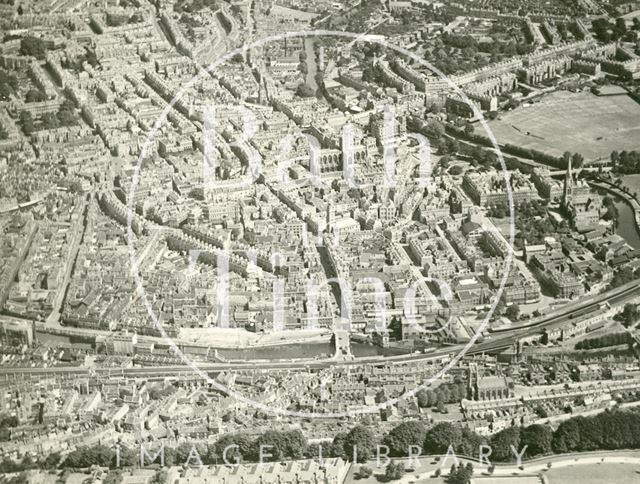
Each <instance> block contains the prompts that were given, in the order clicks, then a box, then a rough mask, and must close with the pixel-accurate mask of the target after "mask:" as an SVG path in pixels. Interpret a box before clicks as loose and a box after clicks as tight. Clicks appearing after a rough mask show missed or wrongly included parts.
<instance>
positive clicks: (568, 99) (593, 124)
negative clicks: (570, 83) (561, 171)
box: [489, 91, 640, 161]
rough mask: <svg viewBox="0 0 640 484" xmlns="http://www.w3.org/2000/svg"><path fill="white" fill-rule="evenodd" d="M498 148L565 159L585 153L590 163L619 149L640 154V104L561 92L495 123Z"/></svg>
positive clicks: (492, 124) (622, 97)
mask: <svg viewBox="0 0 640 484" xmlns="http://www.w3.org/2000/svg"><path fill="white" fill-rule="evenodd" d="M489 126H490V127H491V130H492V131H493V133H494V134H495V136H496V139H497V140H498V143H501V144H503V143H510V144H514V145H519V146H523V147H527V148H533V149H536V150H539V151H543V152H545V153H549V154H551V155H555V156H559V155H562V153H564V152H565V151H570V152H572V153H573V152H578V153H581V154H582V155H583V156H584V157H585V160H587V161H588V160H594V159H598V158H601V157H609V155H610V154H611V152H612V151H613V150H618V151H621V150H631V149H640V104H638V103H636V102H635V101H634V100H633V99H631V98H630V97H629V96H626V95H617V96H596V95H594V94H591V93H590V92H578V93H573V92H569V91H556V92H553V93H551V94H549V95H546V96H544V97H543V98H542V99H541V100H540V101H539V102H536V103H534V104H532V105H530V106H524V105H523V106H521V107H519V108H517V109H515V110H513V111H509V112H507V113H504V114H502V115H500V117H499V118H498V119H496V120H494V121H491V122H490V123H489Z"/></svg>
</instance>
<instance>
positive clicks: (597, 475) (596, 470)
mask: <svg viewBox="0 0 640 484" xmlns="http://www.w3.org/2000/svg"><path fill="white" fill-rule="evenodd" d="M639 472H640V469H639V468H638V466H637V465H631V464H594V465H578V466H574V467H564V468H559V469H553V468H552V469H550V470H549V471H547V472H546V473H545V474H546V476H547V478H548V479H549V484H608V483H611V484H637V483H638V482H640V473H639Z"/></svg>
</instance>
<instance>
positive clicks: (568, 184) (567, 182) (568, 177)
mask: <svg viewBox="0 0 640 484" xmlns="http://www.w3.org/2000/svg"><path fill="white" fill-rule="evenodd" d="M572 202H573V172H572V170H571V158H569V161H568V162H567V172H566V174H565V176H564V192H563V194H562V205H563V206H564V207H565V208H566V207H568V206H569V205H571V203H572Z"/></svg>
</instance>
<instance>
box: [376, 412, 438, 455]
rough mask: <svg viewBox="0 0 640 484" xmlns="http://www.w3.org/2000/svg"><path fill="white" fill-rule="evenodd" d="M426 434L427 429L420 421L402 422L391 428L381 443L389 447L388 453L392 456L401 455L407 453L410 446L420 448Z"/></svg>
mask: <svg viewBox="0 0 640 484" xmlns="http://www.w3.org/2000/svg"><path fill="white" fill-rule="evenodd" d="M426 434H427V429H426V428H425V426H424V424H422V422H418V421H410V422H402V423H401V424H400V425H398V426H396V427H394V428H393V429H391V431H390V432H389V433H388V434H387V435H386V436H385V437H384V439H383V440H382V443H383V444H384V445H386V446H388V447H389V454H390V455H391V456H392V457H402V456H406V455H409V452H410V449H411V447H412V446H417V447H418V448H420V449H422V444H423V443H424V439H425V437H426Z"/></svg>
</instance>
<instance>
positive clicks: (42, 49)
mask: <svg viewBox="0 0 640 484" xmlns="http://www.w3.org/2000/svg"><path fill="white" fill-rule="evenodd" d="M20 53H21V54H22V55H31V56H33V57H35V58H36V59H39V60H42V59H44V57H45V55H46V53H47V48H46V46H45V44H44V41H43V40H42V39H40V38H38V37H33V36H26V37H23V38H22V39H20Z"/></svg>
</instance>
